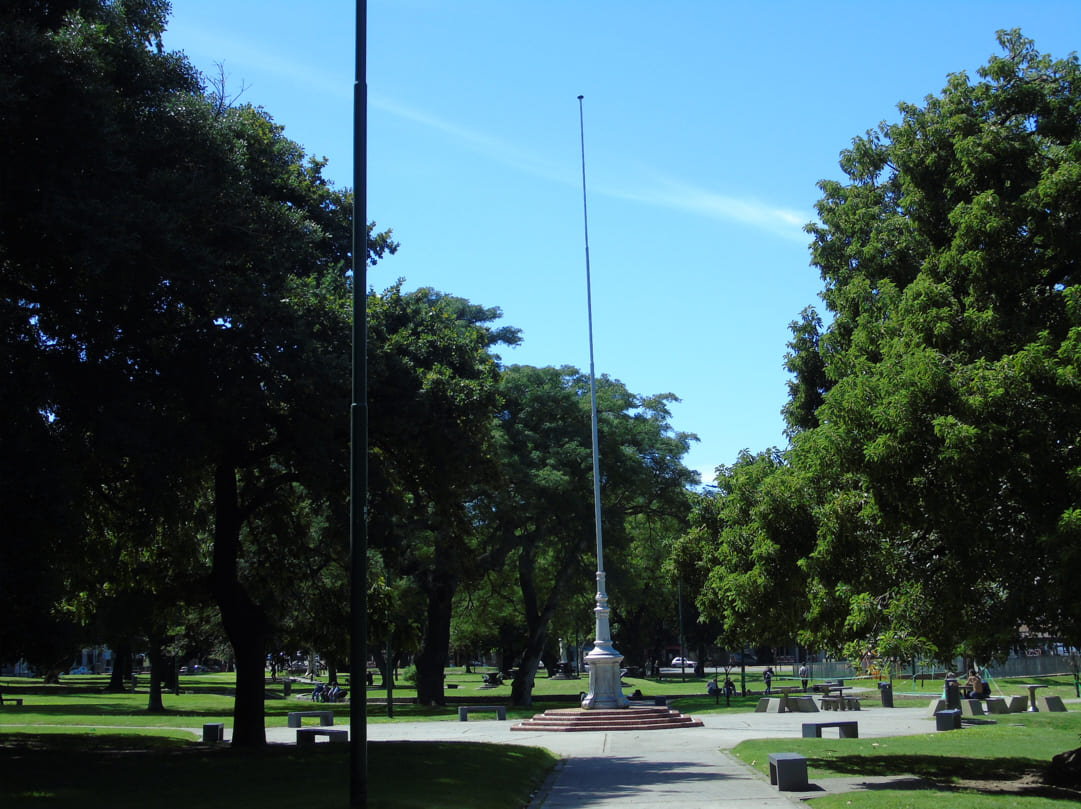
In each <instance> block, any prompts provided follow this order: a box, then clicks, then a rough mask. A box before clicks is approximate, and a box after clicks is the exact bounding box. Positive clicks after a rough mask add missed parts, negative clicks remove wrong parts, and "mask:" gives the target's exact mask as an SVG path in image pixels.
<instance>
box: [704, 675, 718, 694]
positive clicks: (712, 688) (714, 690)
mask: <svg viewBox="0 0 1081 809" xmlns="http://www.w3.org/2000/svg"><path fill="white" fill-rule="evenodd" d="M720 691H721V687H720V686H719V685H717V677H716V675H714V677H713V679H712V680H710V681H709V685H707V686H706V693H707V694H709V695H710V696H711V697H715V696H717V695H718V694H719V693H720Z"/></svg>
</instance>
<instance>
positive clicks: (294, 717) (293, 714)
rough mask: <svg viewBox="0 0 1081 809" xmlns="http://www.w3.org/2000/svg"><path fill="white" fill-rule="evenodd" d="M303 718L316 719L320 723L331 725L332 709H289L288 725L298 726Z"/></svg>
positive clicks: (332, 722) (332, 718) (332, 721)
mask: <svg viewBox="0 0 1081 809" xmlns="http://www.w3.org/2000/svg"><path fill="white" fill-rule="evenodd" d="M305 719H318V720H319V724H320V725H333V724H334V711H290V712H289V727H291V728H299V727H300V726H301V725H303V724H304V720H305Z"/></svg>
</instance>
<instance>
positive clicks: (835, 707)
mask: <svg viewBox="0 0 1081 809" xmlns="http://www.w3.org/2000/svg"><path fill="white" fill-rule="evenodd" d="M843 699H844V697H822V700H821V703H822V710H823V711H839V710H841V700H843Z"/></svg>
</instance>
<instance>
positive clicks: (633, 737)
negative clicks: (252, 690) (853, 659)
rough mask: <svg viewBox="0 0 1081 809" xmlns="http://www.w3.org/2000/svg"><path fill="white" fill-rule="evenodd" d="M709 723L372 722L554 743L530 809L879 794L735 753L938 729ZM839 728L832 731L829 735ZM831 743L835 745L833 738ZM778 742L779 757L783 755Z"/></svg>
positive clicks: (773, 717)
mask: <svg viewBox="0 0 1081 809" xmlns="http://www.w3.org/2000/svg"><path fill="white" fill-rule="evenodd" d="M696 718H700V719H702V721H703V722H704V723H705V727H701V728H685V729H678V730H654V731H621V732H576V733H554V732H552V733H549V732H521V731H518V732H511V730H510V726H511V724H512V723H511V722H500V721H498V720H495V719H486V718H477V719H470V720H469V721H468V722H457V721H447V722H394V723H386V724H372V725H369V726H368V728H367V732H368V739H369V741H395V740H411V741H463V742H496V743H500V744H523V745H532V746H536V747H546V748H548V749H549V750H551V751H552V752H554V753H556V754H558V755H560V756H561V757H562V759H563V760H562V761H561V762H560V764H559V765H558V766H557V768H556V770H555V772H553V774H552V776H551V777H550V778H549V779H548V781H547V783H545V785H544V787H543V788H542V789H541V790H540V791H539V792H538V793H537V795H536V796H535V797H534V800H533V802H532V803H531V804H530V809H570V807H574V808H575V809H585V808H587V807H588V808H591V809H592V808H596V809H606V808H607V807H615V806H617V804H618V806H619V807H620V808H621V809H628V808H629V809H635V808H636V807H640V808H643V809H644V807H657V808H658V809H667V808H668V807H672V808H673V809H674V807H677V806H678V807H679V809H715V808H716V807H737V809H757V808H758V807H762V808H763V809H791V807H792V806H793V804H794V803H796V802H798V801H799V800H800V799H801V798H804V797H809V796H814V795H823V794H828V793H835V792H844V791H849V790H852V789H860V788H873V787H874V786H876V785H877V784H879V783H881V779H868V778H857V779H836V778H828V779H822V780H821V781H820V782H818V783H814V782H812V783H811V790H810V791H809V792H804V793H800V792H778V791H777V788H776V787H773V786H770V783H769V779H768V778H766V777H764V776H763V775H762V774H761V773H759V772H758V771H757V770H753V769H751V768H750V767H747V766H746V765H744V764H743V763H742V762H740V761H739V760H737V759H736V758H735V757H734V756H733V755H731V753H730V752H728V751H729V750H730V749H731V748H732V747H735V746H736V745H737V744H738V743H739V742H741V741H743V740H744V739H760V738H777V739H786V738H800V737H801V736H802V729H801V725H802V723H803V722H807V721H829V720H831V719H836V718H843V719H855V720H857V721H858V722H859V730H860V737H861V738H875V737H883V736H903V735H909V734H915V733H928V732H933V731H934V730H935V722H934V719H933V718H929V717H928V716H927V708H926V707H924V708H892V709H891V708H881V707H868V708H864V709H863V710H861V711H859V712H851V713H845V714H842V715H840V716H836V715H834V714H832V713H828V714H825V715H823V714H821V713H817V714H806V713H784V714H774V713H740V714H716V715H708V714H707V715H704V716H698V717H696ZM835 732H836V731H829V730H827V731H826V734H827V735H828V734H830V733H835ZM267 739H268V741H280V742H289V743H295V741H296V731H295V730H292V729H289V728H268V729H267ZM823 743H824V744H828V743H829V739H828V738H827V739H825V740H824V742H823ZM783 751H784V746H783V744H778V747H777V752H783Z"/></svg>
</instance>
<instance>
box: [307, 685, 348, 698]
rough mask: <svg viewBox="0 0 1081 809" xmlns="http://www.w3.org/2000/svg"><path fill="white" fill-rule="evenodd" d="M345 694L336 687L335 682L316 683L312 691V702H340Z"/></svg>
mask: <svg viewBox="0 0 1081 809" xmlns="http://www.w3.org/2000/svg"><path fill="white" fill-rule="evenodd" d="M345 694H346V692H345V691H343V690H342V689H341V688H339V687H338V681H337V680H331V681H330V682H329V683H316V684H315V690H314V691H312V702H341V701H342V700H343V699H345Z"/></svg>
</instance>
